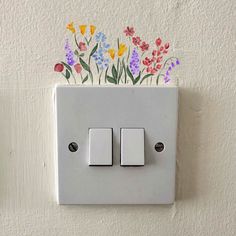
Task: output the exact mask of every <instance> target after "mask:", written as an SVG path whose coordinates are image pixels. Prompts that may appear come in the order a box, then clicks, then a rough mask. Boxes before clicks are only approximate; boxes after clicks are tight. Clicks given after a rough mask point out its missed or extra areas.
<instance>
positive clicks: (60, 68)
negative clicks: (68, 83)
mask: <svg viewBox="0 0 236 236" xmlns="http://www.w3.org/2000/svg"><path fill="white" fill-rule="evenodd" d="M63 70H64V66H63V64H61V63H57V64H56V65H55V66H54V71H56V72H62V71H63Z"/></svg>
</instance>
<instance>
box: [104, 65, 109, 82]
mask: <svg viewBox="0 0 236 236" xmlns="http://www.w3.org/2000/svg"><path fill="white" fill-rule="evenodd" d="M108 68H109V67H107V69H106V71H105V83H107V71H108Z"/></svg>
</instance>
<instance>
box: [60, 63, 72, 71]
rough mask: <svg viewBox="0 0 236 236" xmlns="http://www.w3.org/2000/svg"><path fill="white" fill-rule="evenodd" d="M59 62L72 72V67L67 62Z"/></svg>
mask: <svg viewBox="0 0 236 236" xmlns="http://www.w3.org/2000/svg"><path fill="white" fill-rule="evenodd" d="M61 63H62V64H63V65H64V66H65V67H66V68H67V69H68V70H69V71H70V73H72V69H71V67H70V66H69V65H68V64H66V63H65V62H64V61H62V62H61Z"/></svg>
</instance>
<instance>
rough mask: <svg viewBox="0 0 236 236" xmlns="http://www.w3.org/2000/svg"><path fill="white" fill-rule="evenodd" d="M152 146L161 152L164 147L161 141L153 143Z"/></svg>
mask: <svg viewBox="0 0 236 236" xmlns="http://www.w3.org/2000/svg"><path fill="white" fill-rule="evenodd" d="M154 148H155V150H156V151H157V152H162V151H163V150H164V148H165V147H164V144H163V143H162V142H158V143H156V144H155V147H154Z"/></svg>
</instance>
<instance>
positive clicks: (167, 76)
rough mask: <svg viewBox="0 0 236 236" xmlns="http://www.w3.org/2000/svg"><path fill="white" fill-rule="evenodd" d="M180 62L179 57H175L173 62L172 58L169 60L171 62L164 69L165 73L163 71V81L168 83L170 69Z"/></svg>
mask: <svg viewBox="0 0 236 236" xmlns="http://www.w3.org/2000/svg"><path fill="white" fill-rule="evenodd" d="M179 64H180V62H179V59H178V58H177V59H176V61H175V62H174V61H173V60H172V61H171V64H170V66H169V67H168V69H167V70H166V73H165V77H164V82H165V83H168V82H169V81H170V80H171V79H170V73H171V71H172V69H174V67H175V66H176V65H179Z"/></svg>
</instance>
